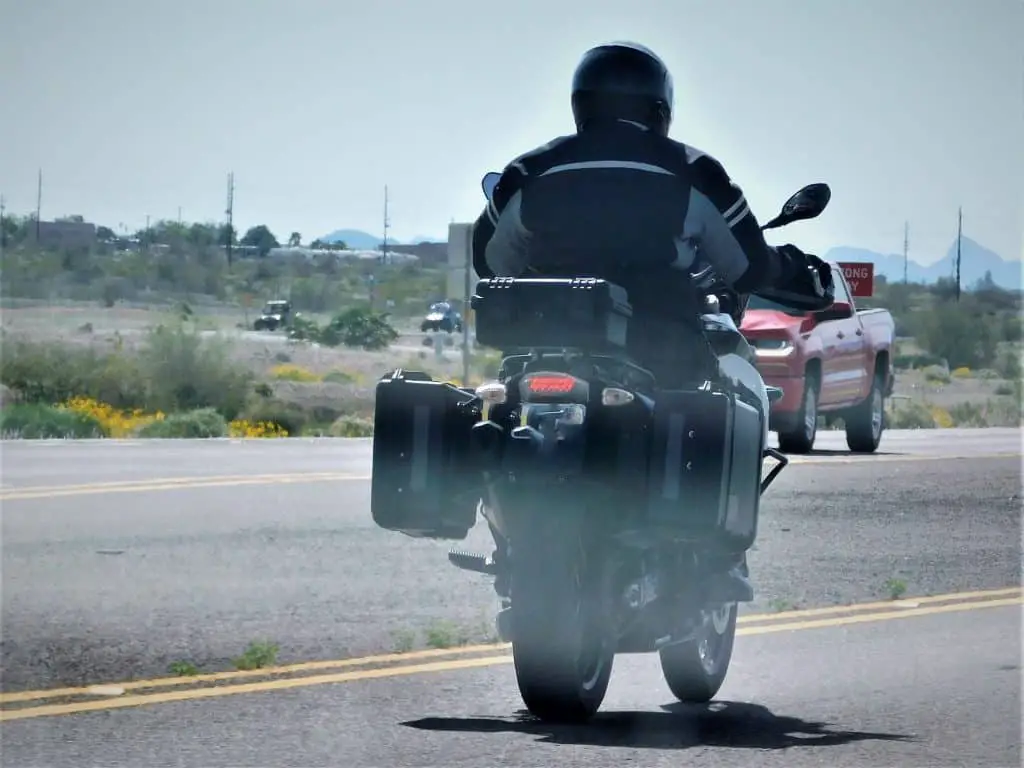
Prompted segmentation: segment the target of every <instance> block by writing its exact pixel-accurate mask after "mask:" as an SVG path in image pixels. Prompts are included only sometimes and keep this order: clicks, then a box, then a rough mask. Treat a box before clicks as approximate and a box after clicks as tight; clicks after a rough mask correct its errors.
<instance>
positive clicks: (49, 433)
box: [0, 403, 107, 440]
mask: <svg viewBox="0 0 1024 768" xmlns="http://www.w3.org/2000/svg"><path fill="white" fill-rule="evenodd" d="M0 435H2V436H3V437H20V438H23V439H26V440H45V439H49V438H63V439H77V440H81V439H88V438H97V437H107V434H106V432H105V431H104V429H103V426H102V425H101V424H100V423H99V422H98V421H97V420H96V419H94V418H93V417H92V416H88V415H86V414H84V413H76V412H74V411H65V410H62V409H60V408H55V407H53V406H51V405H44V404H42V403H14V404H12V405H8V406H7V407H5V408H4V409H3V411H0Z"/></svg>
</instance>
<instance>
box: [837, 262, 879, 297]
mask: <svg viewBox="0 0 1024 768" xmlns="http://www.w3.org/2000/svg"><path fill="white" fill-rule="evenodd" d="M838 264H839V268H840V269H841V270H843V277H845V278H846V283H847V285H849V286H850V294H851V295H852V296H853V297H854V298H855V299H866V298H870V297H871V296H872V295H874V292H875V265H874V264H873V263H872V262H870V261H840V262H838Z"/></svg>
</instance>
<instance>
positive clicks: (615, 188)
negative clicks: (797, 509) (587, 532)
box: [472, 43, 832, 602]
mask: <svg viewBox="0 0 1024 768" xmlns="http://www.w3.org/2000/svg"><path fill="white" fill-rule="evenodd" d="M672 107H673V87H672V77H671V75H670V73H669V72H668V69H667V67H666V66H665V64H664V63H663V62H662V60H661V59H660V58H659V57H658V56H656V55H655V54H654V53H653V52H652V51H650V50H648V49H647V48H645V47H644V46H642V45H638V44H634V43H613V44H608V45H600V46H598V47H596V48H592V49H591V50H589V51H587V52H586V53H585V54H584V56H583V58H582V60H581V61H580V63H579V64H578V66H577V67H576V72H575V74H574V76H573V82H572V112H573V117H574V119H575V123H576V133H575V134H572V135H568V136H561V137H558V138H556V139H554V140H553V141H551V142H549V143H548V144H545V145H544V146H542V147H538V148H537V149H534V150H532V151H530V152H527V153H525V154H522V155H520V156H519V157H517V158H516V159H514V160H513V161H512V162H511V163H509V164H508V165H507V166H506V167H505V169H504V172H503V173H502V174H501V178H500V180H499V181H498V183H497V185H496V186H495V188H494V190H493V192H492V195H491V200H490V201H489V202H488V204H487V206H486V207H485V209H484V211H483V212H482V213H481V214H480V216H479V218H478V219H477V221H476V223H475V224H474V227H473V237H472V251H473V267H474V269H475V270H476V272H477V274H478V275H479V276H480V277H482V278H486V277H493V276H496V275H498V276H519V275H522V274H523V273H524V272H527V271H529V272H533V273H536V274H540V275H549V276H552V275H562V276H571V275H590V276H596V277H603V278H605V279H607V280H610V281H612V282H615V283H618V284H619V285H621V286H623V287H624V288H625V289H626V290H627V292H628V294H629V299H630V304H631V305H632V306H633V313H634V314H633V318H634V320H632V321H631V323H630V340H629V346H631V347H634V348H635V349H636V351H637V352H638V353H639V354H638V357H639V359H640V361H641V362H643V363H645V364H647V367H649V368H651V369H652V370H653V371H654V373H655V375H656V376H657V377H658V379H659V381H663V380H664V378H665V375H664V374H660V373H659V366H658V365H657V363H658V362H662V363H665V365H662V366H660V367H661V370H662V371H664V370H666V369H670V370H673V371H677V372H678V371H682V370H685V369H686V362H684V361H682V360H680V357H679V355H680V354H683V353H677V352H671V353H670V351H669V350H670V349H675V350H681V349H684V348H687V347H691V348H692V347H693V346H694V345H689V344H675V345H666V344H664V342H663V340H664V338H665V332H664V330H662V331H661V332H658V331H656V330H653V329H654V328H657V327H658V326H651V325H647V326H646V327H644V324H645V323H646V322H651V321H653V322H658V323H662V324H664V323H672V324H673V326H674V328H675V330H676V332H677V333H686V332H687V329H689V330H693V329H695V328H696V329H699V327H700V326H699V316H700V313H701V312H702V311H705V310H704V308H703V304H702V303H701V302H703V301H704V299H703V296H702V294H700V293H699V291H698V290H697V289H696V287H695V286H694V284H693V281H692V279H691V278H690V276H689V273H690V270H691V268H692V267H693V265H694V261H695V259H696V257H697V253H698V250H699V255H700V257H701V258H702V259H703V260H704V261H706V262H707V263H708V264H710V265H711V267H712V268H713V270H714V271H715V273H716V274H717V276H718V277H719V279H720V280H721V281H723V282H724V283H725V284H726V285H727V286H729V287H730V288H731V289H732V290H733V291H735V292H736V293H737V294H740V295H741V296H742V295H745V294H749V293H751V292H753V291H755V290H756V291H757V292H758V293H759V294H762V295H765V296H766V297H770V298H776V299H778V300H780V301H782V302H783V303H785V304H787V305H790V306H793V307H795V308H806V309H821V308H823V307H827V306H828V305H829V304H831V302H832V296H831V292H832V279H831V270H830V268H829V266H828V264H827V263H825V262H823V261H821V260H820V259H818V258H817V257H815V256H812V255H809V254H804V253H803V252H801V251H800V250H799V249H798V248H796V247H795V246H791V245H787V246H780V247H778V248H773V247H771V246H770V245H768V244H767V243H766V242H765V240H764V236H763V235H762V234H761V229H760V227H759V225H758V222H757V219H756V218H755V217H754V214H753V213H752V212H751V210H750V207H749V206H748V205H747V201H746V199H745V197H744V195H743V192H742V190H741V189H740V188H739V187H738V186H737V185H736V184H735V183H734V182H733V181H732V179H730V177H729V175H728V173H726V171H725V169H724V168H723V167H722V165H721V164H720V163H719V162H718V160H716V159H715V158H714V157H712V156H711V155H709V154H707V153H705V152H702V151H700V150H698V149H695V148H693V147H691V146H688V145H686V144H682V143H680V142H676V141H673V140H672V139H669V138H668V131H669V126H670V124H671V121H672ZM624 254H625V257H624ZM809 267H810V269H808V268H809ZM812 272H816V273H817V275H818V277H819V280H820V286H817V285H815V281H814V279H813V277H812ZM822 287H823V289H824V290H822ZM745 304H746V301H745V299H741V300H740V307H739V309H738V311H737V312H735V313H734V319H735V320H736V322H737V324H738V323H739V322H740V320H741V318H742V308H743V306H745ZM698 333H699V331H698ZM645 342H646V343H645ZM670 354H671V356H672V357H674V358H675V359H674V360H672V361H668V360H665V359H664V358H665V357H666V356H669V355H670ZM652 357H654V358H659V357H660V358H662V359H661V360H660V361H659V360H657V359H653V360H652V359H651V358H652ZM644 358H647V360H645V359H644ZM690 362H692V361H690ZM745 555H746V553H745V552H743V553H730V554H729V555H728V556H727V557H726V561H725V567H723V568H721V569H718V571H719V573H718V575H719V576H721V578H719V579H717V580H715V581H714V583H713V584H712V585H711V589H712V595H713V596H715V597H713V599H716V600H720V601H721V602H732V601H738V602H746V601H750V600H752V599H753V590H752V588H751V586H750V583H749V581H748V580H747V576H746V556H745Z"/></svg>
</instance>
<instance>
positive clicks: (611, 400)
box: [601, 387, 636, 406]
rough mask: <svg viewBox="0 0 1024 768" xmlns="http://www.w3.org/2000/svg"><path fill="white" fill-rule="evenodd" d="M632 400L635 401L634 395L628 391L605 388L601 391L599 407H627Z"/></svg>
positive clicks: (617, 388) (618, 388)
mask: <svg viewBox="0 0 1024 768" xmlns="http://www.w3.org/2000/svg"><path fill="white" fill-rule="evenodd" d="M634 400H636V395H634V394H633V393H632V392H630V391H629V390H628V389H622V388H620V387H605V388H604V389H602V390H601V405H608V406H616V405H629V404H630V403H632V402H633V401H634Z"/></svg>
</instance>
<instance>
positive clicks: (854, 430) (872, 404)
mask: <svg viewBox="0 0 1024 768" xmlns="http://www.w3.org/2000/svg"><path fill="white" fill-rule="evenodd" d="M882 389H883V388H882V382H881V377H880V376H879V375H878V374H877V373H876V374H875V378H874V379H873V380H872V382H871V392H870V393H868V396H867V399H866V400H865V401H864V402H863V403H861V404H860V405H857V406H856V407H854V408H851V409H850V411H849V415H848V417H847V418H846V419H845V423H846V445H847V446H849V448H850V450H851V451H855V452H857V453H874V452H875V451H876V450H878V444H879V443H880V442H882V431H883V430H884V429H885V397H884V395H883V392H882Z"/></svg>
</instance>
